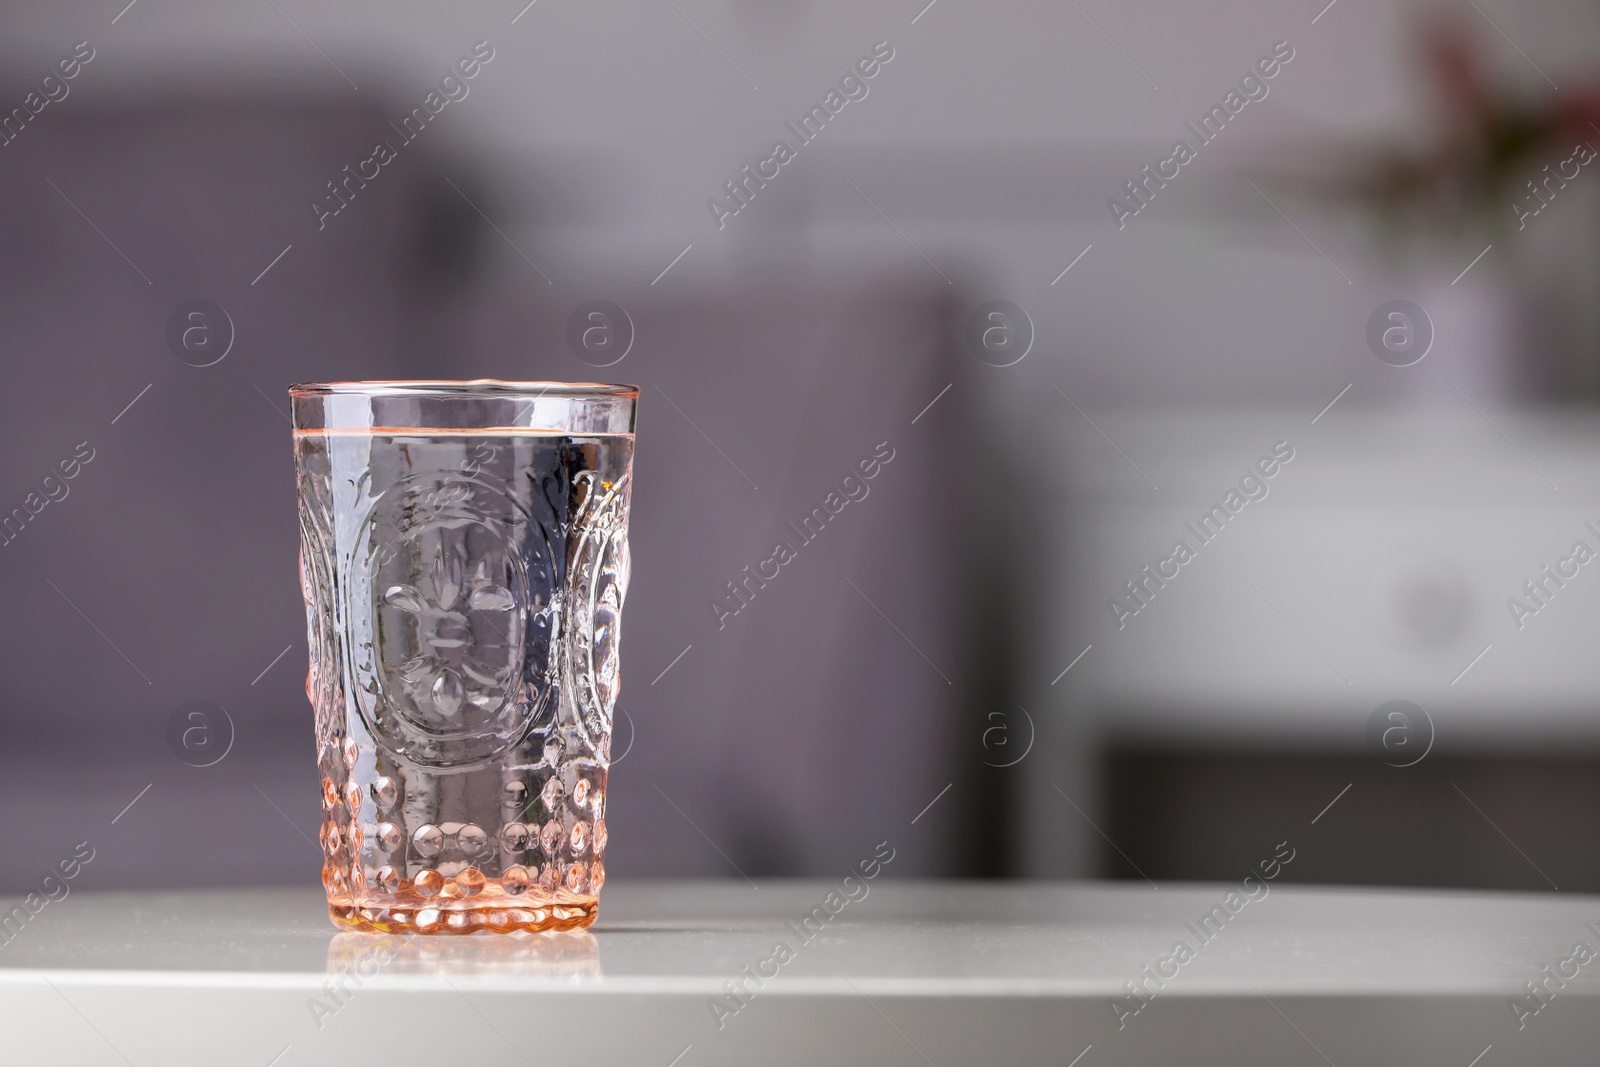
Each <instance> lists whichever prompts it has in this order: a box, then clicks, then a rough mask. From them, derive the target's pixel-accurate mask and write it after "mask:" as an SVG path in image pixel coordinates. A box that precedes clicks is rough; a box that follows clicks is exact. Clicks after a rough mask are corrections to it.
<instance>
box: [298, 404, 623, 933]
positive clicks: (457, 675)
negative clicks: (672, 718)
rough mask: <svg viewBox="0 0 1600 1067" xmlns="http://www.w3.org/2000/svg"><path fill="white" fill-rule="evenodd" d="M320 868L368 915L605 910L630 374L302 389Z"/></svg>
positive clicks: (341, 910) (347, 910)
mask: <svg viewBox="0 0 1600 1067" xmlns="http://www.w3.org/2000/svg"><path fill="white" fill-rule="evenodd" d="M289 395H290V398H291V402H292V404H293V407H294V445H295V469H296V475H297V478H298V482H299V497H300V506H299V509H300V536H301V542H300V586H301V590H302V592H303V593H304V595H305V601H306V629H307V635H308V640H309V643H310V646H311V667H310V672H309V673H308V674H307V676H306V695H307V696H308V697H309V698H310V700H311V704H312V707H313V708H314V709H315V713H316V715H315V717H316V740H317V766H318V769H319V771H320V781H321V789H322V833H321V844H322V854H323V867H322V883H323V886H324V887H325V888H326V890H327V895H328V914H329V916H330V917H331V918H332V919H333V921H334V922H335V923H336V924H338V925H340V926H344V927H349V928H353V929H356V930H368V931H385V932H408V933H411V932H420V933H470V932H476V931H483V930H549V929H569V928H573V927H581V926H587V925H588V924H589V923H591V922H593V921H594V918H595V914H596V907H597V904H598V900H599V892H600V887H601V886H602V885H603V884H604V883H605V863H604V855H605V849H606V820H605V815H606V770H607V767H608V766H609V764H610V758H611V719H612V712H613V709H614V708H615V706H616V700H617V689H618V682H619V673H618V660H617V648H618V636H619V634H618V625H619V623H620V621H621V612H622V602H623V598H624V596H625V595H626V593H627V589H628V572H629V556H628V504H629V499H630V495H631V489H632V478H631V475H632V469H633V426H634V408H635V404H636V402H637V400H638V395H639V394H638V390H637V389H635V388H634V387H632V386H626V385H594V384H587V383H580V384H565V383H555V382H501V381H488V380H483V381H462V382H449V381H407V382H341V383H336V384H325V385H297V386H294V387H292V388H291V389H290V390H289Z"/></svg>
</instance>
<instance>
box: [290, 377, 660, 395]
mask: <svg viewBox="0 0 1600 1067" xmlns="http://www.w3.org/2000/svg"><path fill="white" fill-rule="evenodd" d="M289 395H290V396H295V397H302V396H304V397H312V396H397V397H403V396H415V397H437V398H440V399H444V398H452V399H475V398H484V399H493V398H496V397H513V398H518V399H529V398H533V397H544V396H548V397H557V398H584V397H594V398H603V397H613V398H617V399H629V398H633V399H637V398H638V396H639V387H638V386H637V385H620V384H608V383H605V382H519V381H504V380H502V379H499V378H470V379H446V378H435V379H428V378H419V379H409V380H396V381H355V382H302V383H297V384H294V385H291V386H289Z"/></svg>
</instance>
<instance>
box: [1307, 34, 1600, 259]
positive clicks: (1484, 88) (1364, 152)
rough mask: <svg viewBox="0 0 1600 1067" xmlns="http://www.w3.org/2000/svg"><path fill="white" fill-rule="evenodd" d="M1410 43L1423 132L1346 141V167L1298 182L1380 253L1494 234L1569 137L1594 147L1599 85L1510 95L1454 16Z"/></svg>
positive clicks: (1599, 133) (1513, 217) (1476, 240)
mask: <svg viewBox="0 0 1600 1067" xmlns="http://www.w3.org/2000/svg"><path fill="white" fill-rule="evenodd" d="M1418 43H1419V48H1418V51H1419V52H1420V57H1421V60H1422V65H1423V68H1424V71H1425V74H1426V77H1427V80H1428V82H1429V84H1430V86H1431V87H1432V89H1433V95H1434V96H1435V97H1436V101H1435V104H1434V107H1435V110H1436V112H1437V114H1438V118H1437V121H1436V122H1434V123H1432V124H1431V126H1430V129H1431V133H1430V135H1428V136H1426V137H1425V138H1424V139H1423V141H1422V143H1421V144H1418V141H1417V139H1415V138H1410V139H1407V140H1406V141H1403V142H1400V143H1394V142H1389V143H1385V144H1380V145H1376V146H1374V145H1373V144H1372V143H1371V142H1370V141H1369V142H1364V143H1363V144H1362V145H1360V146H1358V147H1355V148H1350V147H1348V146H1347V147H1345V148H1343V149H1341V150H1340V151H1339V153H1338V154H1339V156H1340V157H1341V158H1345V159H1350V160H1353V164H1352V165H1349V166H1346V167H1343V168H1341V167H1340V166H1338V165H1333V166H1327V167H1324V168H1323V169H1322V170H1321V172H1320V174H1319V175H1318V176H1317V177H1316V178H1312V179H1310V180H1309V182H1305V183H1301V185H1302V189H1309V191H1310V192H1311V193H1312V194H1313V196H1315V197H1317V198H1319V199H1322V200H1323V201H1325V202H1326V203H1328V204H1330V205H1331V206H1334V207H1353V208H1355V209H1357V210H1358V212H1359V213H1361V214H1363V215H1365V216H1367V218H1368V221H1369V222H1370V223H1371V224H1373V225H1374V227H1375V230H1376V233H1375V236H1376V239H1377V243H1378V244H1379V245H1380V247H1382V248H1383V250H1384V251H1385V252H1387V253H1389V254H1390V255H1398V254H1400V253H1401V252H1403V251H1404V250H1405V248H1406V247H1407V246H1412V247H1416V246H1432V247H1435V248H1454V247H1455V245H1456V244H1457V242H1460V243H1464V244H1471V245H1474V246H1477V245H1480V244H1481V243H1482V242H1483V241H1485V240H1488V241H1493V240H1495V239H1496V238H1497V236H1498V235H1501V234H1503V233H1505V232H1506V230H1507V224H1508V223H1512V222H1515V221H1517V219H1518V215H1519V212H1518V209H1517V205H1519V204H1523V203H1531V204H1532V206H1534V207H1535V208H1537V207H1538V206H1539V205H1540V204H1541V201H1539V200H1537V199H1531V198H1532V196H1533V187H1534V185H1535V183H1537V182H1538V181H1540V180H1541V179H1542V178H1544V177H1546V172H1545V171H1544V169H1543V168H1544V166H1545V165H1546V164H1550V165H1554V164H1556V163H1557V162H1558V161H1560V160H1565V159H1566V158H1567V157H1568V156H1570V155H1571V154H1572V152H1573V148H1574V145H1575V143H1577V142H1583V141H1590V142H1593V143H1595V144H1600V81H1596V82H1592V83H1590V84H1588V85H1586V86H1585V87H1583V88H1581V89H1577V90H1559V89H1555V88H1554V87H1553V86H1552V89H1551V91H1550V92H1546V93H1541V94H1538V95H1529V94H1528V93H1526V92H1523V91H1519V90H1518V89H1516V88H1514V87H1512V86H1510V85H1508V84H1506V83H1505V82H1504V81H1501V80H1496V79H1494V78H1493V76H1492V75H1491V73H1490V71H1489V70H1488V67H1487V64H1486V63H1485V62H1484V60H1483V56H1482V53H1481V51H1480V50H1479V48H1478V43H1477V39H1476V37H1475V36H1474V35H1473V34H1472V33H1471V32H1470V31H1468V30H1467V29H1465V28H1464V27H1463V26H1462V24H1461V23H1460V22H1458V21H1457V20H1455V19H1454V18H1444V17H1436V18H1433V19H1430V20H1428V21H1426V22H1424V23H1423V24H1422V27H1421V30H1420V32H1419V34H1418ZM1566 178H1567V179H1569V180H1570V179H1571V178H1572V175H1571V174H1568V175H1566ZM1541 191H1542V190H1541Z"/></svg>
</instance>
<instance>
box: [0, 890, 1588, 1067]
mask: <svg viewBox="0 0 1600 1067" xmlns="http://www.w3.org/2000/svg"><path fill="white" fill-rule="evenodd" d="M837 888H838V885H837V883H834V884H832V885H830V884H828V883H823V882H766V883H762V884H761V885H760V888H759V889H752V888H751V887H750V886H749V885H747V884H746V883H744V882H733V881H730V882H710V883H685V882H663V883H639V882H636V883H628V882H626V881H619V882H613V883H612V884H610V885H608V886H607V887H606V890H605V893H604V897H603V905H602V909H601V918H600V921H599V922H598V923H597V924H596V926H595V927H594V928H593V931H592V934H591V933H582V932H580V933H571V934H565V935H556V936H542V937H541V936H531V935H517V936H498V937H493V936H491V937H470V938H444V937H427V938H411V939H405V938H382V937H375V936H371V935H362V934H351V933H339V932H337V931H335V930H334V929H333V927H332V926H331V925H330V924H329V923H328V921H327V919H326V918H325V917H324V915H325V913H324V909H323V906H322V901H321V897H320V892H319V891H318V890H317V889H316V888H315V887H311V888H306V889H288V890H264V891H215V890H214V891H205V892H192V893H101V894H95V893H89V892H82V893H73V894H72V895H71V896H70V897H68V898H67V899H65V900H63V901H61V902H59V903H52V904H49V905H47V906H46V907H44V908H43V909H42V910H41V911H40V912H39V913H38V914H37V915H35V916H34V917H33V918H32V919H31V920H30V921H29V922H28V923H27V924H26V925H25V926H23V928H22V929H21V930H20V932H18V933H17V935H16V936H15V937H14V938H13V939H12V940H11V941H10V942H9V943H8V944H6V945H5V946H4V947H0V1062H4V1063H6V1064H58V1065H78V1064H82V1065H85V1067H93V1065H98V1064H106V1065H123V1064H131V1065H133V1067H185V1065H189V1064H204V1065H208V1067H210V1065H227V1067H267V1065H268V1064H273V1065H274V1067H295V1065H301V1064H336V1063H337V1064H349V1065H358V1064H359V1065H362V1067H420V1065H423V1064H429V1065H432V1064H452V1065H459V1067H466V1065H468V1064H472V1063H474V1062H487V1063H493V1064H504V1065H515V1064H521V1063H529V1064H535V1065H539V1067H544V1065H545V1064H561V1065H584V1067H599V1065H605V1064H614V1063H615V1064H640V1065H644V1067H669V1065H676V1067H697V1065H701V1064H788V1063H870V1064H908V1065H925V1064H927V1063H932V1064H935V1065H937V1067H954V1065H957V1064H982V1063H998V1062H1014V1063H1041V1064H1054V1065H1058V1067H1068V1065H1069V1064H1073V1063H1076V1064H1077V1065H1078V1067H1101V1065H1104V1064H1113V1063H1115V1064H1153V1063H1182V1064H1195V1065H1200V1064H1273V1065H1277V1064H1308V1065H1318V1064H1323V1063H1332V1064H1336V1065H1338V1067H1346V1065H1354V1064H1405V1065H1408V1067H1411V1065H1430V1064H1439V1065H1454V1067H1469V1064H1473V1063H1474V1062H1475V1057H1479V1056H1480V1054H1483V1053H1484V1050H1485V1049H1486V1048H1487V1049H1488V1052H1487V1053H1486V1054H1484V1055H1482V1058H1481V1060H1477V1061H1476V1062H1477V1063H1478V1064H1479V1067H1500V1065H1502V1064H1513V1063H1515V1064H1531V1063H1539V1064H1564V1063H1573V1064H1578V1063H1583V1064H1591V1063H1593V1062H1594V1061H1595V1059H1596V1056H1597V1054H1600V1043H1597V1042H1600V1010H1597V1009H1600V996H1597V994H1600V982H1597V981H1596V980H1595V975H1597V974H1600V959H1596V960H1595V961H1594V962H1591V963H1588V964H1587V965H1584V966H1582V967H1581V969H1580V970H1579V975H1578V977H1577V978H1576V979H1574V980H1572V981H1571V982H1569V983H1567V985H1566V986H1565V988H1564V989H1560V990H1558V991H1557V992H1556V993H1555V995H1554V996H1553V997H1552V998H1551V999H1550V1001H1549V1003H1548V1006H1546V1007H1544V1008H1543V1010H1541V1011H1540V1012H1539V1013H1538V1014H1536V1015H1531V1016H1528V1017H1527V1018H1526V1019H1525V1020H1524V1022H1525V1023H1526V1025H1525V1027H1524V1028H1523V1029H1521V1030H1520V1031H1519V1029H1518V1026H1517V1018H1516V1016H1515V1014H1514V1013H1513V1011H1512V1009H1511V1007H1510V1001H1511V998H1512V997H1514V996H1517V995H1520V994H1523V993H1524V992H1525V990H1524V983H1525V982H1529V981H1535V980H1539V979H1541V978H1542V977H1543V972H1542V968H1543V967H1545V965H1547V964H1550V965H1556V964H1558V963H1559V961H1561V960H1563V959H1565V958H1566V957H1568V956H1570V955H1571V954H1572V949H1573V946H1574V944H1575V943H1576V942H1578V941H1584V942H1586V943H1587V944H1588V945H1590V946H1592V947H1594V948H1595V949H1596V950H1600V933H1597V932H1596V929H1594V928H1591V927H1589V926H1587V925H1585V924H1586V923H1588V922H1591V921H1592V922H1595V923H1596V924H1597V926H1600V897H1582V896H1571V895H1561V896H1558V895H1554V894H1549V895H1535V894H1506V893H1466V892H1450V893H1433V892H1404V891H1399V892H1395V891H1367V890H1333V889H1314V888H1292V887H1287V886H1276V885H1274V886H1273V887H1272V888H1271V891H1270V893H1269V894H1268V895H1266V896H1265V897H1263V898H1261V899H1259V900H1256V901H1253V902H1249V903H1247V904H1245V905H1244V906H1243V907H1242V908H1241V909H1240V910H1239V911H1238V913H1237V914H1235V915H1233V916H1232V917H1231V918H1229V919H1227V921H1226V923H1225V924H1222V925H1221V930H1220V932H1218V933H1215V934H1213V935H1211V937H1210V940H1209V941H1208V942H1206V943H1204V944H1202V942H1201V940H1200V939H1199V938H1198V937H1197V936H1196V935H1195V933H1194V931H1192V930H1191V929H1189V927H1188V926H1186V924H1189V923H1197V922H1198V920H1199V919H1200V917H1201V916H1202V915H1204V914H1206V913H1207V912H1209V911H1210V910H1211V909H1212V908H1213V907H1214V906H1216V905H1218V904H1221V903H1222V902H1223V899H1224V896H1225V894H1226V893H1227V892H1228V891H1229V889H1230V888H1236V887H1229V886H1223V885H1177V884H1167V885H1163V886H1162V887H1161V888H1160V889H1152V888H1151V887H1149V886H1146V885H1138V884H1111V885H1107V884H1042V883H1035V884H1015V883H1014V884H1010V885H998V884H993V885H985V884H973V883H965V884H926V883H896V882H893V881H891V880H889V879H887V878H883V879H879V880H878V881H876V882H872V883H869V889H870V892H869V893H868V895H867V896H866V897H864V898H862V899H860V900H857V901H853V902H848V903H845V904H844V905H843V906H842V908H840V910H839V912H838V914H837V915H836V916H834V917H831V918H829V919H828V920H827V922H826V923H825V924H824V923H823V922H822V921H821V920H819V919H813V923H814V924H816V925H817V926H819V927H820V928H821V929H822V932H821V933H820V934H814V935H812V937H811V940H810V941H809V942H805V941H803V940H802V938H801V937H800V936H799V935H798V934H797V933H796V930H795V929H794V928H793V927H791V926H789V925H787V924H788V923H798V922H799V920H800V919H801V918H802V917H803V916H805V915H806V914H807V913H808V912H811V911H812V909H814V908H818V907H823V906H824V905H825V900H826V896H827V894H828V893H829V891H830V890H833V889H837ZM857 892H858V893H859V890H858V891H857ZM15 903H16V902H15V901H7V902H5V910H9V909H10V907H11V906H12V905H13V904H15ZM834 903H835V906H838V905H837V901H835V902H834ZM1224 913H1225V912H1224ZM823 914H827V911H826V908H825V907H824V911H823ZM1213 922H1216V920H1213ZM1179 939H1183V940H1184V941H1186V942H1187V943H1188V944H1189V945H1190V947H1191V948H1194V949H1196V951H1195V953H1194V956H1193V958H1192V959H1190V960H1189V961H1187V962H1185V963H1181V964H1175V965H1168V966H1167V968H1166V970H1167V971H1168V973H1171V972H1172V971H1173V970H1174V969H1175V970H1176V974H1175V976H1173V977H1171V978H1170V979H1169V980H1166V981H1165V983H1164V986H1163V987H1162V988H1159V989H1157V988H1156V986H1155V985H1154V984H1153V983H1152V982H1151V981H1150V980H1148V979H1147V980H1146V982H1145V985H1146V988H1147V989H1149V990H1152V991H1153V997H1152V999H1150V1000H1149V1002H1148V1003H1147V1004H1145V1005H1144V1007H1143V1009H1142V1010H1141V1011H1140V1012H1139V1013H1138V1014H1136V1015H1132V1016H1129V1017H1127V1018H1125V1019H1124V1020H1123V1022H1124V1023H1125V1025H1124V1027H1123V1028H1122V1029H1120V1030H1119V1028H1118V1016H1117V1013H1116V1011H1115V1010H1114V1009H1113V1008H1112V1007H1111V1004H1112V1001H1113V999H1114V998H1118V997H1125V996H1126V993H1125V991H1124V983H1125V982H1128V981H1130V980H1135V979H1138V978H1139V977H1140V973H1141V968H1144V967H1145V966H1147V965H1149V966H1151V967H1153V968H1154V967H1158V966H1160V964H1159V961H1160V960H1161V959H1162V958H1163V957H1168V956H1169V954H1170V953H1171V951H1172V949H1173V946H1174V943H1175V942H1176V941H1178V940H1179ZM778 941H784V942H786V943H787V944H788V945H789V946H790V948H791V949H793V950H794V954H793V958H792V959H790V960H788V961H787V962H784V963H781V964H776V963H774V964H768V965H767V970H768V971H769V972H770V971H771V970H772V969H773V968H774V966H776V969H777V974H776V977H773V978H770V979H767V980H765V981H764V986H763V987H762V988H760V989H757V988H756V986H755V984H754V982H753V981H751V980H748V979H747V980H746V981H745V985H746V987H747V988H749V989H751V990H754V991H755V992H754V994H753V996H751V998H750V999H749V1000H748V1002H747V1003H746V1004H744V1005H743V1006H742V1007H740V1009H739V1010H738V1011H737V1012H736V1013H731V1007H732V1006H733V1004H734V1002H733V1001H727V1000H725V1001H723V1003H724V1005H725V1008H727V1009H728V1010H725V1011H724V1012H723V1013H721V1014H722V1015H723V1018H722V1019H721V1022H722V1026H721V1028H720V1029H719V1027H718V1025H717V1020H716V1018H715V1016H716V1014H717V1013H715V1012H714V1011H713V1008H712V1007H711V1006H710V1005H711V1004H712V1002H713V998H717V997H724V996H725V995H726V991H725V986H724V983H725V982H727V981H730V980H732V979H735V978H738V977H739V975H740V971H741V969H742V968H744V967H745V966H746V965H750V966H751V967H752V968H756V967H758V966H760V961H762V960H763V959H765V958H769V957H771V956H772V954H773V950H774V946H775V943H776V942H778ZM341 987H342V988H343V990H344V992H342V993H339V994H338V995H337V998H336V997H335V996H334V994H333V992H331V991H334V990H338V989H340V988H341ZM1550 988H1552V989H1555V988H1556V985H1555V983H1554V982H1551V983H1550ZM1126 1003H1128V1004H1137V1003H1139V1001H1136V1000H1135V1001H1127V1002H1126ZM1091 1046H1092V1047H1091ZM1489 1046H1493V1047H1492V1048H1490V1047H1489ZM1085 1050H1087V1051H1085ZM1080 1055H1081V1058H1077V1057H1080ZM274 1057H278V1058H277V1059H274ZM675 1057H676V1058H675Z"/></svg>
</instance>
